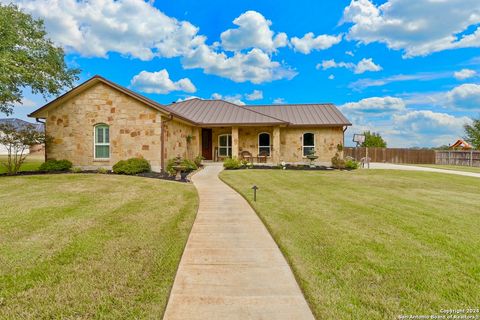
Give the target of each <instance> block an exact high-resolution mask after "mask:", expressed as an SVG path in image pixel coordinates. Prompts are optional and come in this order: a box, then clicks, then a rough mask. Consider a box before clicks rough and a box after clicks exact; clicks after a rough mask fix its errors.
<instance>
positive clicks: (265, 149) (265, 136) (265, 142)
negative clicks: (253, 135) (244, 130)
mask: <svg viewBox="0 0 480 320" xmlns="http://www.w3.org/2000/svg"><path fill="white" fill-rule="evenodd" d="M258 154H259V155H266V156H267V157H269V156H270V133H266V132H263V133H260V134H259V135H258Z"/></svg>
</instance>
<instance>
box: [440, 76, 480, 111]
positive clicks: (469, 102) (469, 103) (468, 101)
mask: <svg viewBox="0 0 480 320" xmlns="http://www.w3.org/2000/svg"><path fill="white" fill-rule="evenodd" d="M446 97H447V103H448V106H449V107H450V108H453V109H460V110H480V85H478V84H473V83H466V84H462V85H461V86H458V87H456V88H453V89H452V90H450V91H449V92H447V94H446Z"/></svg>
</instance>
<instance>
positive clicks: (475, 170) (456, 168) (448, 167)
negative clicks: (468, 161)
mask: <svg viewBox="0 0 480 320" xmlns="http://www.w3.org/2000/svg"><path fill="white" fill-rule="evenodd" d="M414 166H417V167H427V168H435V169H445V170H454V171H464V172H473V173H480V167H466V166H452V165H441V164H414Z"/></svg>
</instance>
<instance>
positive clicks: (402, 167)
mask: <svg viewBox="0 0 480 320" xmlns="http://www.w3.org/2000/svg"><path fill="white" fill-rule="evenodd" d="M370 169H393V170H408V171H428V172H437V173H446V174H455V175H458V176H466V177H474V178H480V173H475V172H466V171H455V170H446V169H436V168H428V167H417V166H406V165H401V164H393V163H380V162H372V163H370Z"/></svg>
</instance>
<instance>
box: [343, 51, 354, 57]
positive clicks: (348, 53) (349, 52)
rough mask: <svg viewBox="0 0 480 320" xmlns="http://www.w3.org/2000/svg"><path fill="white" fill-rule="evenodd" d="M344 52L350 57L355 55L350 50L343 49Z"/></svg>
mask: <svg viewBox="0 0 480 320" xmlns="http://www.w3.org/2000/svg"><path fill="white" fill-rule="evenodd" d="M345 54H346V55H347V56H350V57H353V56H355V55H354V54H353V52H352V51H345Z"/></svg>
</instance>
